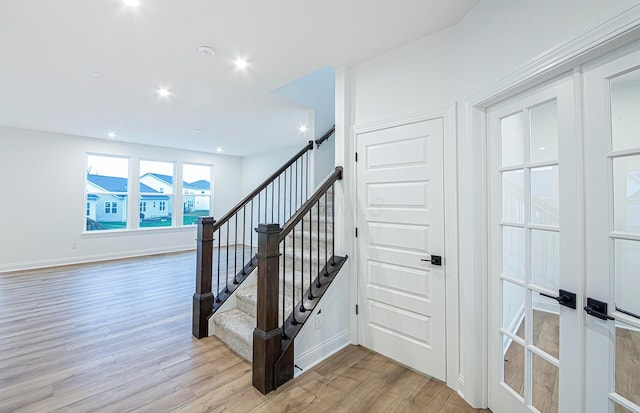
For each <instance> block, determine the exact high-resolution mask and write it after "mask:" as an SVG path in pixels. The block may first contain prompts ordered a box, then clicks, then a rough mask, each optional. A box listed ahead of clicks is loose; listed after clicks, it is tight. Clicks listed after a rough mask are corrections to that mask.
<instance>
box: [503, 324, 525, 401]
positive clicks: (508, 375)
mask: <svg viewBox="0 0 640 413" xmlns="http://www.w3.org/2000/svg"><path fill="white" fill-rule="evenodd" d="M502 338H503V342H506V343H507V345H506V348H505V350H504V352H503V354H504V357H503V364H502V377H503V380H502V381H503V382H504V384H505V385H507V386H508V387H510V388H511V389H512V390H513V391H514V392H515V393H517V394H519V395H520V396H521V397H524V347H522V346H521V345H520V344H518V343H516V342H515V341H511V339H509V338H508V337H505V336H502Z"/></svg>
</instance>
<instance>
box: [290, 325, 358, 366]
mask: <svg viewBox="0 0 640 413" xmlns="http://www.w3.org/2000/svg"><path fill="white" fill-rule="evenodd" d="M349 344H350V343H349V330H345V331H343V332H341V333H339V334H337V335H335V336H333V337H331V338H330V339H328V340H326V341H324V342H323V343H320V344H318V345H316V346H315V347H312V348H310V349H309V350H307V351H306V352H304V353H303V354H300V355H299V356H298V357H296V359H295V361H294V364H296V365H297V366H299V367H300V368H301V369H302V371H301V370H300V369H298V368H295V369H294V371H295V373H294V377H298V376H299V375H300V374H302V373H303V372H305V371H307V370H308V369H310V368H311V367H313V366H315V365H316V364H318V363H320V362H322V361H324V360H325V359H327V358H329V357H331V356H332V355H334V354H336V353H337V352H338V351H340V350H342V349H343V348H345V347H347V346H348V345H349Z"/></svg>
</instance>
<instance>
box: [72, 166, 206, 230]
mask: <svg viewBox="0 0 640 413" xmlns="http://www.w3.org/2000/svg"><path fill="white" fill-rule="evenodd" d="M133 162H135V163H138V165H139V171H140V174H139V176H130V175H129V174H130V169H131V168H130V167H131V164H130V160H129V158H127V157H121V156H110V155H97V154H95V155H94V154H87V169H86V171H85V179H86V181H85V193H86V197H85V201H86V202H85V207H86V208H85V215H84V217H83V219H84V220H85V221H86V223H85V230H86V231H106V230H114V229H126V228H131V227H133V228H138V227H140V228H150V227H172V226H182V225H195V224H196V223H197V221H198V217H201V216H210V215H211V213H212V211H211V203H212V201H213V200H212V179H211V177H212V172H213V166H212V165H198V164H188V163H185V164H183V166H182V184H180V183H176V182H175V177H176V164H175V163H173V162H167V161H155V160H153V161H152V160H144V159H141V160H139V159H137V158H134V159H133ZM133 169H135V168H133ZM178 173H179V171H178ZM176 185H177V187H176ZM131 188H133V190H131ZM176 191H180V192H176ZM131 192H133V193H135V194H136V198H138V199H137V201H138V210H139V213H138V214H136V213H135V205H129V204H128V202H129V198H130V196H131ZM138 195H139V196H138ZM176 197H177V198H178V199H177V202H181V203H182V210H180V209H178V213H179V214H183V219H181V220H180V221H177V222H176V220H174V214H173V212H174V211H173V203H174V201H176V199H175V198H176ZM135 201H136V200H134V202H135ZM179 205H180V204H178V208H179ZM130 212H133V217H131V216H129V214H130ZM129 220H132V221H131V223H129Z"/></svg>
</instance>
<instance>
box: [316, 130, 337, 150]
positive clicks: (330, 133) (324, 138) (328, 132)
mask: <svg viewBox="0 0 640 413" xmlns="http://www.w3.org/2000/svg"><path fill="white" fill-rule="evenodd" d="M335 132H336V125H333V126H332V127H331V129H329V130H328V131H326V132H325V134H324V135H322V136H321V137H319V138H318V139H316V140H315V143H316V149H317V148H319V147H320V145H322V143H323V142H324V141H326V140H327V139H329V138H330V137H331V135H333V134H334V133H335Z"/></svg>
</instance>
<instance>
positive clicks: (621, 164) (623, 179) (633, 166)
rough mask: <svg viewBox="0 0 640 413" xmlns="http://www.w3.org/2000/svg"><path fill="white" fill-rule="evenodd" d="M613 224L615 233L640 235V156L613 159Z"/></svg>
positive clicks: (638, 144) (638, 137) (638, 136)
mask: <svg viewBox="0 0 640 413" xmlns="http://www.w3.org/2000/svg"><path fill="white" fill-rule="evenodd" d="M639 102H640V101H639ZM638 106H639V107H640V103H638ZM638 133H639V135H637V139H638V143H636V145H637V146H640V130H639V131H638ZM613 222H614V230H615V231H622V232H631V233H634V234H640V155H635V156H623V157H620V158H614V159H613Z"/></svg>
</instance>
